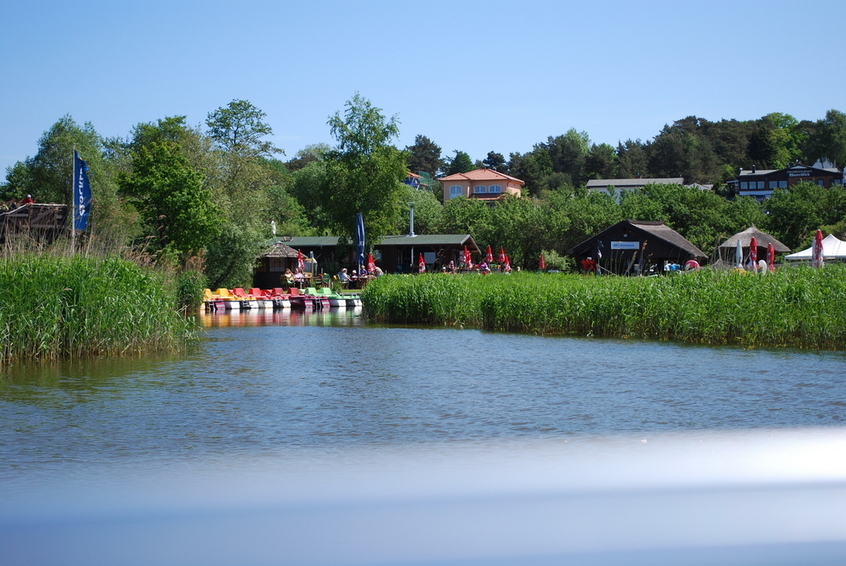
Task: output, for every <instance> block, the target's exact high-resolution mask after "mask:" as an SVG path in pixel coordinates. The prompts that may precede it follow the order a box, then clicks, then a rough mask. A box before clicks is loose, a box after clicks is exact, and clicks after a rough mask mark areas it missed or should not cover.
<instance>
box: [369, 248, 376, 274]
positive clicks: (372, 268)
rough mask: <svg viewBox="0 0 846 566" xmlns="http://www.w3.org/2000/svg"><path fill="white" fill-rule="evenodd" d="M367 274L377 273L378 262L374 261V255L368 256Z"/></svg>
mask: <svg viewBox="0 0 846 566" xmlns="http://www.w3.org/2000/svg"><path fill="white" fill-rule="evenodd" d="M367 272H368V273H370V274H373V273H376V262H375V261H373V254H372V253H369V254H367Z"/></svg>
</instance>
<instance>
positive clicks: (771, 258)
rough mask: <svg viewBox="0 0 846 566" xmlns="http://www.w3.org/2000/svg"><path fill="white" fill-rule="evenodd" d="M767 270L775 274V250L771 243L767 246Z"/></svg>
mask: <svg viewBox="0 0 846 566" xmlns="http://www.w3.org/2000/svg"><path fill="white" fill-rule="evenodd" d="M767 269H769V270H770V273H775V248H774V247H773V243H772V242H770V243H769V244H767Z"/></svg>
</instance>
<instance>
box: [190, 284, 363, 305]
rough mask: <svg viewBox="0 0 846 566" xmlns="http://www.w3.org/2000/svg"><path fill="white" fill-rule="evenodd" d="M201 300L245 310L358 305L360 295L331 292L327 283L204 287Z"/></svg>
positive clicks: (210, 303)
mask: <svg viewBox="0 0 846 566" xmlns="http://www.w3.org/2000/svg"><path fill="white" fill-rule="evenodd" d="M203 303H204V305H205V309H206V310H207V311H223V310H228V311H232V310H249V309H306V310H318V309H328V308H332V307H335V308H346V307H360V306H361V297H360V296H359V295H358V294H357V293H355V294H354V293H343V294H340V293H335V292H334V291H332V289H330V288H329V287H321V288H315V287H307V288H306V289H298V288H296V287H291V288H290V289H288V290H287V291H285V290H284V289H282V288H281V287H276V288H274V289H259V288H255V287H254V288H252V289H248V290H244V289H242V288H236V289H217V290H216V291H212V290H211V289H205V290H204V291H203Z"/></svg>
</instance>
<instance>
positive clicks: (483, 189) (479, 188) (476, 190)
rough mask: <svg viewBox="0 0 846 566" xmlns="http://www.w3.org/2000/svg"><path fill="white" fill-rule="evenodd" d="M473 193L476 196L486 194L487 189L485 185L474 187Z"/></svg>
mask: <svg viewBox="0 0 846 566" xmlns="http://www.w3.org/2000/svg"><path fill="white" fill-rule="evenodd" d="M473 192H474V193H476V194H479V193H486V192H488V188H487V187H486V186H485V185H476V186H475V187H473Z"/></svg>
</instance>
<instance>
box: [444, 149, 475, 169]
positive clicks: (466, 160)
mask: <svg viewBox="0 0 846 566" xmlns="http://www.w3.org/2000/svg"><path fill="white" fill-rule="evenodd" d="M473 169H476V165H475V164H474V163H473V160H472V159H470V156H469V155H467V154H466V153H465V152H463V151H460V150H457V149H456V150H455V155H454V156H452V157H448V158H447V159H446V174H447V175H455V174H456V173H467V172H468V171H472V170H473Z"/></svg>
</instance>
